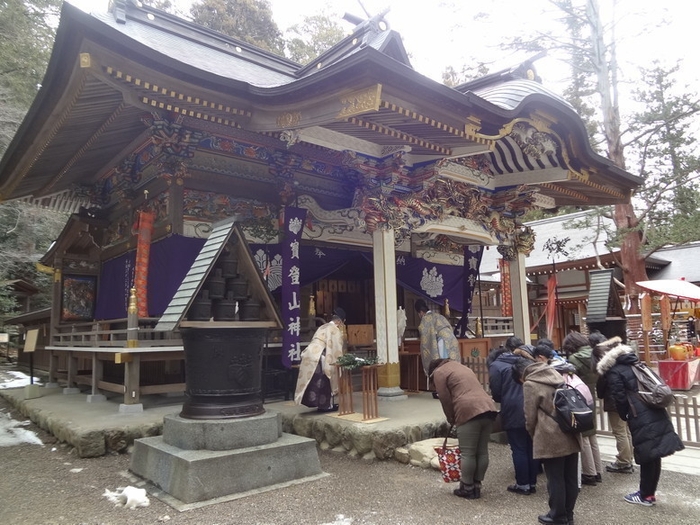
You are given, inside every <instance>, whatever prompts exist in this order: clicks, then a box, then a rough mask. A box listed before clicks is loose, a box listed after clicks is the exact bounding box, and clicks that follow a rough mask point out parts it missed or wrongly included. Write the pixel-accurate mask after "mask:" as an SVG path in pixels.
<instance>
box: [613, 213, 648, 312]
mask: <svg viewBox="0 0 700 525" xmlns="http://www.w3.org/2000/svg"><path fill="white" fill-rule="evenodd" d="M613 218H614V220H615V226H616V227H617V231H627V233H626V234H625V236H624V238H623V240H622V244H621V246H620V260H621V266H622V278H623V280H624V282H625V293H626V294H627V295H628V296H629V298H630V308H629V313H631V314H637V313H639V301H638V297H639V287H638V286H637V285H636V282H637V281H646V280H647V279H648V277H647V268H646V262H645V260H644V255H643V253H642V235H641V232H640V231H639V229H638V228H637V226H638V223H639V221H638V220H637V218H636V216H635V213H634V208H633V207H632V205H631V204H616V205H615V210H614V212H613Z"/></svg>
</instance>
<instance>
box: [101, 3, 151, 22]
mask: <svg viewBox="0 0 700 525" xmlns="http://www.w3.org/2000/svg"><path fill="white" fill-rule="evenodd" d="M128 4H132V5H134V6H135V7H137V8H139V9H140V8H142V7H143V4H142V3H141V2H140V0H110V4H109V11H111V12H112V13H113V14H114V19H115V20H116V21H117V23H118V24H126V8H127V5H128Z"/></svg>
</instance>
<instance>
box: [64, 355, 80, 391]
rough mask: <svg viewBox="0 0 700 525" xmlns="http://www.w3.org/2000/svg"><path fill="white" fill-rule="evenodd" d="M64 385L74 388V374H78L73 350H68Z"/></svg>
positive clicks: (76, 359)
mask: <svg viewBox="0 0 700 525" xmlns="http://www.w3.org/2000/svg"><path fill="white" fill-rule="evenodd" d="M66 372H67V374H66V382H67V384H66V387H67V388H74V387H75V386H76V384H77V383H76V382H75V376H77V375H78V358H77V357H76V356H75V355H74V354H73V352H68V360H67V362H66Z"/></svg>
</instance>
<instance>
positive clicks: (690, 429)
mask: <svg viewBox="0 0 700 525" xmlns="http://www.w3.org/2000/svg"><path fill="white" fill-rule="evenodd" d="M667 410H668V413H669V415H670V416H671V422H672V423H673V427H674V429H675V430H676V434H678V436H679V437H680V438H681V439H682V440H683V443H684V444H685V445H689V446H693V447H700V403H698V399H697V398H696V397H689V396H686V395H684V394H676V399H675V401H674V402H673V404H672V405H671V406H670V407H668V408H667ZM596 415H597V418H598V421H597V422H596V423H597V425H596V427H597V429H598V433H599V434H605V435H612V431H611V430H610V425H609V424H608V416H607V414H606V413H605V412H603V402H602V400H601V399H598V400H596Z"/></svg>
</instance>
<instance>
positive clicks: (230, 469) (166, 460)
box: [131, 434, 323, 503]
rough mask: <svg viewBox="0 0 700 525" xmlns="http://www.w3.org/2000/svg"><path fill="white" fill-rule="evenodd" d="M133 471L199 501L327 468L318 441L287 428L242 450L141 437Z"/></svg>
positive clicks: (175, 494)
mask: <svg viewBox="0 0 700 525" xmlns="http://www.w3.org/2000/svg"><path fill="white" fill-rule="evenodd" d="M131 471H132V472H133V473H134V474H136V475H138V476H140V477H142V478H145V479H147V480H149V481H151V482H152V483H153V484H154V485H156V486H157V487H159V488H160V489H162V490H164V491H165V492H167V493H168V494H170V495H171V496H173V497H174V498H176V499H178V500H180V501H182V502H184V503H193V502H201V501H205V500H210V499H214V498H221V497H223V496H228V495H231V494H237V493H242V492H246V491H251V490H254V489H261V488H265V487H268V486H271V485H277V484H281V483H285V482H290V481H300V480H303V479H304V478H309V479H310V480H313V479H318V476H319V475H321V474H323V472H322V470H321V464H320V461H319V459H318V452H317V450H316V442H315V441H314V440H312V439H307V438H303V437H299V436H293V435H291V434H282V436H281V437H280V438H279V439H278V440H277V441H276V442H275V443H270V444H267V445H261V446H255V447H246V448H242V449H237V450H216V451H212V450H183V449H181V448H178V447H174V446H172V445H168V444H166V443H165V442H164V441H163V438H162V436H156V437H150V438H143V439H137V440H136V442H135V443H134V451H133V455H132V458H131Z"/></svg>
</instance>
